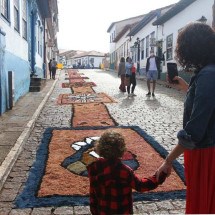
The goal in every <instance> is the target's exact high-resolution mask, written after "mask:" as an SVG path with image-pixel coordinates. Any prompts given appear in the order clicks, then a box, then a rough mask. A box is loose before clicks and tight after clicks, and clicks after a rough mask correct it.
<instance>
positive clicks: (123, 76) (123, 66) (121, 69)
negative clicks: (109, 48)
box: [118, 57, 126, 92]
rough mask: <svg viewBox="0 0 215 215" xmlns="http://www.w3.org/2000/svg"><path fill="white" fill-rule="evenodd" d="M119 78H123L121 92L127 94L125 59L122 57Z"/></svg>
mask: <svg viewBox="0 0 215 215" xmlns="http://www.w3.org/2000/svg"><path fill="white" fill-rule="evenodd" d="M118 77H120V78H121V83H120V86H119V89H120V91H121V92H126V89H125V58H124V57H121V59H120V63H119V69H118Z"/></svg>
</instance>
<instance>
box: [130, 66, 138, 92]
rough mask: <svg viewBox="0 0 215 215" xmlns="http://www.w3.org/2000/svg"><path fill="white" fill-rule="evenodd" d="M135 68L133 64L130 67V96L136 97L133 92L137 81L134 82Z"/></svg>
mask: <svg viewBox="0 0 215 215" xmlns="http://www.w3.org/2000/svg"><path fill="white" fill-rule="evenodd" d="M136 71H137V70H136V67H135V66H134V64H133V65H132V67H131V85H132V87H131V96H136V94H134V90H135V87H136V84H137V81H136Z"/></svg>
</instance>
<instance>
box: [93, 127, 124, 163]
mask: <svg viewBox="0 0 215 215" xmlns="http://www.w3.org/2000/svg"><path fill="white" fill-rule="evenodd" d="M96 151H97V153H98V154H99V155H100V156H101V157H103V158H106V159H116V158H121V157H122V156H123V154H124V152H125V151H126V147H125V140H124V137H123V136H122V135H121V134H120V133H117V132H114V131H107V132H105V133H103V134H102V136H101V137H100V139H99V140H98V142H97V146H96Z"/></svg>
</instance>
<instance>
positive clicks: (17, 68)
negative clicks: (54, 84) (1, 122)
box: [0, 0, 58, 114]
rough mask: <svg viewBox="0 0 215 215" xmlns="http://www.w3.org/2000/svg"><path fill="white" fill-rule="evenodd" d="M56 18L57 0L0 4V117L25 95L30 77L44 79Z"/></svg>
mask: <svg viewBox="0 0 215 215" xmlns="http://www.w3.org/2000/svg"><path fill="white" fill-rule="evenodd" d="M57 16H58V14H57V0H52V1H51V0H50V1H44V0H1V4H0V114H2V113H4V112H5V111H6V110H7V109H11V108H12V106H13V105H15V103H16V101H17V100H18V99H19V98H20V97H21V96H23V95H25V94H26V93H27V92H29V87H30V80H31V77H40V78H45V77H46V64H47V58H49V57H50V56H54V55H55V53H57V41H56V31H57V30H58V18H57ZM47 19H51V21H48V20H47ZM50 38H52V39H53V40H54V42H55V47H56V49H55V50H53V48H50V47H48V43H47V42H48V41H49V39H50ZM53 51H54V52H53ZM47 55H49V57H47ZM11 91H12V92H11Z"/></svg>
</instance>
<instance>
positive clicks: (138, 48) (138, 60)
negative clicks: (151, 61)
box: [134, 37, 140, 75]
mask: <svg viewBox="0 0 215 215" xmlns="http://www.w3.org/2000/svg"><path fill="white" fill-rule="evenodd" d="M134 47H135V48H137V72H138V73H139V75H140V38H139V37H137V39H136V41H135V42H134Z"/></svg>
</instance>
